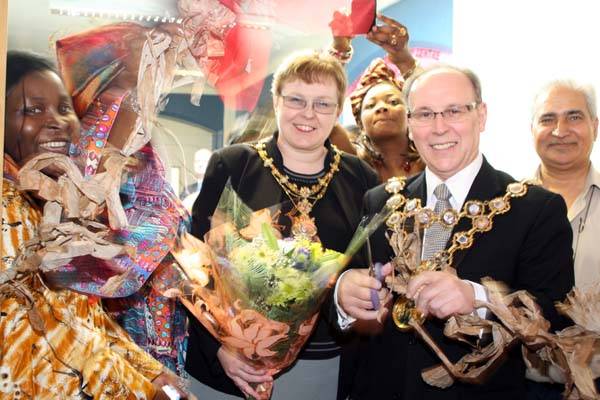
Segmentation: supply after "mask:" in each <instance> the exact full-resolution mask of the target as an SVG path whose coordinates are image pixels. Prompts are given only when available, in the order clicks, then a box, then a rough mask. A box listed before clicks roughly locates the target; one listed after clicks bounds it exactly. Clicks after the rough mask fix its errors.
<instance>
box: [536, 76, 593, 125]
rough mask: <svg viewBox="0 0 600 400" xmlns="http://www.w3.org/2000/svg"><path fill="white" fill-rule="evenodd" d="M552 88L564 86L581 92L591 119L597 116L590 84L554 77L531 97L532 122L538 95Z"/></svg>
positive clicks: (538, 98)
mask: <svg viewBox="0 0 600 400" xmlns="http://www.w3.org/2000/svg"><path fill="white" fill-rule="evenodd" d="M554 88H566V89H571V90H574V91H576V92H579V93H581V94H582V95H583V97H584V98H585V104H586V105H587V109H588V112H589V113H590V116H591V117H592V120H595V119H596V118H598V111H597V109H596V90H594V87H593V86H592V85H590V84H584V83H580V82H577V81H575V80H573V79H554V80H552V81H550V82H548V83H546V84H545V85H544V86H542V87H541V88H540V90H538V91H537V93H536V94H535V97H534V98H533V107H532V109H531V121H532V122H533V121H534V119H535V114H536V113H537V110H538V102H539V100H540V97H541V96H542V95H543V94H545V93H547V92H549V91H550V90H551V89H554Z"/></svg>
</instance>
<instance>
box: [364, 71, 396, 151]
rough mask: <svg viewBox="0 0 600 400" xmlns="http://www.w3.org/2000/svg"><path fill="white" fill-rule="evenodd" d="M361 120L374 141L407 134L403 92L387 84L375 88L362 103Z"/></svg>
mask: <svg viewBox="0 0 600 400" xmlns="http://www.w3.org/2000/svg"><path fill="white" fill-rule="evenodd" d="M360 119H361V124H362V127H363V129H364V131H365V133H366V134H367V135H368V136H369V137H371V138H372V139H374V140H377V139H379V138H384V137H390V136H397V135H402V134H405V133H406V106H405V104H404V101H403V100H402V92H400V90H399V89H398V88H397V87H396V86H394V85H392V84H390V83H387V82H383V83H380V84H378V85H375V86H373V87H372V88H371V89H369V91H368V92H367V93H366V95H365V98H364V99H363V102H362V107H361V113H360Z"/></svg>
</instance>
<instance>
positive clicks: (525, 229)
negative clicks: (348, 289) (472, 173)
mask: <svg viewBox="0 0 600 400" xmlns="http://www.w3.org/2000/svg"><path fill="white" fill-rule="evenodd" d="M510 182H514V179H513V178H512V177H510V176H509V175H507V174H505V173H504V172H501V171H497V170H495V169H494V168H492V167H491V166H490V164H488V163H487V161H486V160H485V159H484V162H483V165H482V167H481V169H480V171H479V173H478V174H477V176H476V178H475V180H474V182H473V185H472V186H471V189H470V191H469V193H468V195H467V200H488V199H492V198H494V197H496V196H501V195H503V194H504V193H505V192H506V186H507V185H508V184H509V183H510ZM426 193H427V191H426V184H425V174H424V173H421V174H420V175H417V176H416V177H415V178H413V179H411V180H409V181H408V182H407V186H406V188H405V192H404V194H405V196H407V197H409V198H420V199H421V201H422V202H423V203H422V204H426V203H425V201H426ZM388 197H389V194H388V193H387V192H386V191H385V189H384V187H383V185H381V186H378V187H376V188H374V189H372V190H370V191H369V192H368V193H367V194H366V196H365V208H366V210H367V212H368V213H372V212H376V211H378V210H380V209H381V207H382V206H383V205H384V203H385V201H386V200H387V198H388ZM468 224H469V222H468V221H466V219H463V220H462V221H460V223H459V224H458V225H457V226H456V227H455V231H458V230H465V229H466V228H467V227H468ZM374 235H375V237H374V238H373V239H372V241H371V243H372V245H373V257H374V259H376V260H379V261H382V262H386V261H388V260H389V259H390V258H391V256H392V255H393V253H392V250H391V248H390V247H389V245H388V242H387V240H386V239H385V237H384V231H383V229H381V230H379V231H378V232H376V233H375V234H374ZM571 240H572V232H571V227H570V224H569V221H568V219H567V208H566V206H565V202H564V201H563V199H562V197H561V196H559V195H557V194H554V193H551V192H548V191H546V190H545V189H543V188H541V187H539V186H530V187H529V191H528V193H527V195H526V196H524V197H521V198H514V199H511V209H510V211H508V213H506V214H502V215H497V216H496V217H495V218H494V220H493V228H492V230H491V231H489V232H484V233H478V234H476V236H475V241H474V244H473V246H472V247H471V248H469V249H466V250H462V251H459V252H457V253H455V256H454V266H455V267H456V269H457V272H458V276H459V277H461V278H462V279H467V280H470V281H473V282H480V280H481V278H483V277H486V276H489V277H491V278H493V279H495V280H498V281H502V282H504V283H506V284H507V285H508V286H509V287H510V288H511V289H512V290H520V289H525V290H527V291H529V292H530V293H531V294H533V295H534V296H535V297H536V299H537V302H538V304H539V305H540V306H541V307H542V308H543V311H544V315H545V316H546V318H547V319H549V320H550V321H551V323H552V326H553V328H555V329H559V328H562V327H563V326H564V325H566V322H567V321H565V320H564V319H563V318H562V317H560V316H559V315H558V313H557V312H556V310H555V308H554V302H556V301H558V300H562V299H563V298H564V297H565V295H566V293H567V292H568V291H569V290H570V289H571V287H572V286H573V284H574V281H573V280H574V278H573V257H572V249H571ZM443 327H444V322H443V321H439V320H434V319H429V320H428V321H427V322H426V328H427V330H428V331H429V333H430V334H431V335H432V337H433V338H434V339H435V341H436V342H437V343H438V344H439V345H440V346H441V347H442V349H443V350H444V352H445V353H446V355H448V357H449V358H450V360H451V361H453V362H456V361H458V360H459V359H460V358H461V357H462V356H463V355H464V354H466V353H467V352H468V350H469V349H468V348H467V347H466V346H464V345H462V344H460V343H458V342H456V341H451V340H449V339H447V338H445V337H444V335H443ZM362 354H364V357H361V358H360V360H361V361H362V362H361V365H360V366H359V372H358V375H357V377H356V380H355V385H354V388H353V396H352V399H382V400H383V399H405V400H409V399H426V400H434V399H444V400H451V399H473V400H475V399H486V400H487V399H498V400H500V399H504V400H506V399H515V400H516V399H522V398H525V393H526V392H525V367H524V363H523V360H522V356H521V352H520V346H515V348H514V349H513V350H512V351H511V352H510V353H509V356H508V357H507V359H506V361H505V362H504V363H503V364H502V365H501V366H500V367H499V368H498V370H496V371H495V373H494V374H493V375H492V376H491V377H490V378H489V379H488V380H487V381H486V383H485V384H483V385H468V384H463V383H459V382H456V383H454V385H453V386H451V387H450V388H448V389H437V388H434V387H431V386H429V385H427V384H426V383H425V382H424V381H423V379H422V378H421V375H420V374H421V370H422V369H424V368H427V367H430V366H433V365H437V364H440V361H439V359H438V358H437V357H436V355H435V353H433V351H431V350H429V348H428V347H427V346H426V345H425V343H424V342H422V341H421V340H420V339H418V338H417V337H416V336H415V334H414V333H402V332H400V331H399V330H397V329H396V328H395V326H394V324H393V322H392V321H391V318H388V321H386V326H385V328H384V331H383V333H382V334H381V335H379V336H376V337H373V338H371V339H370V340H368V341H367V343H366V344H365V348H364V349H363V353H362Z"/></svg>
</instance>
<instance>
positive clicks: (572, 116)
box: [531, 86, 598, 171]
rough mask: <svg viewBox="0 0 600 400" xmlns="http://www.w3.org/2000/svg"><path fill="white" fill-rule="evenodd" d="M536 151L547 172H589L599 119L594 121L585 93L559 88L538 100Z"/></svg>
mask: <svg viewBox="0 0 600 400" xmlns="http://www.w3.org/2000/svg"><path fill="white" fill-rule="evenodd" d="M531 132H532V134H533V140H534V143H535V150H536V152H537V153H538V155H539V156H540V158H541V159H542V162H543V164H544V166H546V167H547V168H553V169H558V170H562V171H568V170H577V169H580V168H587V167H588V165H589V162H590V154H591V153H592V147H593V145H594V141H595V140H596V137H597V135H598V119H597V118H595V119H593V118H592V117H591V115H590V112H589V110H588V106H587V103H586V99H585V96H584V94H583V93H582V92H580V91H578V90H575V89H572V88H568V87H561V86H555V87H552V88H550V89H548V90H546V92H545V93H542V95H541V96H539V97H538V101H537V103H536V109H535V116H534V119H533V122H532V125H531Z"/></svg>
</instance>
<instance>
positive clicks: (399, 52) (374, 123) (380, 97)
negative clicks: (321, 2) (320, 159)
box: [329, 13, 424, 181]
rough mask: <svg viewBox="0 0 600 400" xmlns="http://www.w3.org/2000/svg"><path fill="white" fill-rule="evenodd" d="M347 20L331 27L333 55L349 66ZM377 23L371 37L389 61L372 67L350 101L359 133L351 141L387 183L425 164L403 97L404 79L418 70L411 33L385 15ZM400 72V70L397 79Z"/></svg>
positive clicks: (339, 17) (377, 61)
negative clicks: (410, 132)
mask: <svg viewBox="0 0 600 400" xmlns="http://www.w3.org/2000/svg"><path fill="white" fill-rule="evenodd" d="M347 18H348V17H345V16H344V15H342V14H339V13H337V14H336V19H334V23H332V31H333V35H334V38H333V45H332V48H331V49H330V50H329V52H330V53H331V54H332V55H334V56H336V57H338V58H339V59H340V60H342V61H346V62H348V61H349V60H350V58H351V56H352V46H351V45H350V42H351V40H352V36H350V34H349V33H348V31H347V26H348V21H347V20H346V19H347ZM378 18H379V20H380V21H382V22H383V25H379V26H378V25H374V26H373V28H372V29H371V31H369V33H368V34H367V36H366V38H367V39H368V40H369V41H371V42H373V43H375V44H376V45H378V46H380V47H381V48H382V49H383V50H385V52H386V53H387V57H386V58H387V60H388V61H387V62H386V61H384V60H382V59H380V58H377V59H375V60H373V61H372V62H371V64H370V65H369V67H368V68H367V69H366V70H365V72H364V73H363V75H362V76H361V78H360V80H359V83H358V85H357V87H356V88H355V90H354V92H353V93H351V95H350V101H351V105H352V113H353V114H354V119H355V120H356V124H357V127H358V129H359V131H360V132H359V133H358V135H356V137H355V138H353V139H352V141H353V143H354V146H355V150H356V153H357V155H358V156H359V157H360V158H362V159H364V160H365V161H367V162H368V163H369V164H370V165H371V166H372V167H373V168H375V169H376V170H377V172H378V173H379V178H380V180H381V181H385V180H387V179H388V178H390V177H392V176H409V175H413V174H415V173H417V172H419V171H421V170H422V169H423V168H424V165H423V164H422V163H421V162H420V160H419V154H418V153H417V151H416V149H415V147H414V146H412V145H411V143H412V142H411V141H410V139H409V138H408V125H407V108H406V105H405V103H404V98H403V96H402V85H403V83H404V79H408V77H409V76H410V75H412V74H413V73H414V71H415V70H416V69H417V68H418V66H417V61H416V60H415V58H414V57H413V56H412V54H411V53H410V50H409V49H408V39H409V36H408V30H407V29H406V27H405V26H403V25H402V24H400V23H399V22H397V21H395V20H393V19H392V18H388V17H385V16H383V15H379V16H378ZM392 65H393V66H394V67H392ZM395 69H396V70H398V71H399V73H398V76H397V74H396V72H395V71H394V70H395ZM339 136H341V135H338V137H339ZM332 140H333V138H332Z"/></svg>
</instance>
